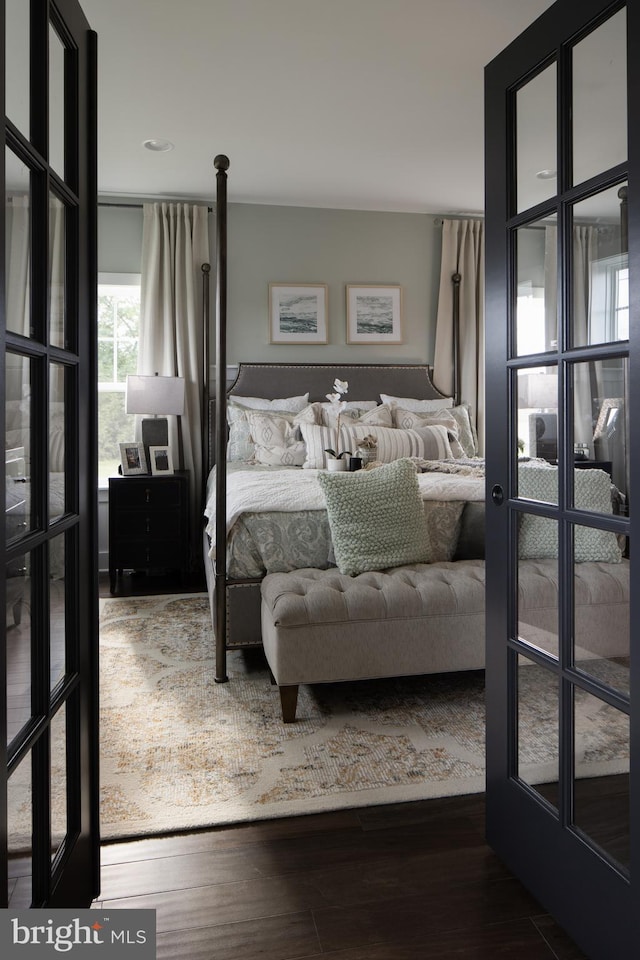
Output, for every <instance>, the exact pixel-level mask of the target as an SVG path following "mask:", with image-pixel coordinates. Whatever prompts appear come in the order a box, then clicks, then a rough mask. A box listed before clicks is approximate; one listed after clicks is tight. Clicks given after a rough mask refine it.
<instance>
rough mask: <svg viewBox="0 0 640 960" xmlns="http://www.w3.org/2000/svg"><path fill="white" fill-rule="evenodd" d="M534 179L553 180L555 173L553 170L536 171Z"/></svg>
mask: <svg viewBox="0 0 640 960" xmlns="http://www.w3.org/2000/svg"><path fill="white" fill-rule="evenodd" d="M536 177H537V178H538V180H555V178H556V177H557V173H556V171H555V170H538V172H537V173H536Z"/></svg>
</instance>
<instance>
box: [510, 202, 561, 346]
mask: <svg viewBox="0 0 640 960" xmlns="http://www.w3.org/2000/svg"><path fill="white" fill-rule="evenodd" d="M515 243H516V261H517V271H518V274H517V281H518V286H517V294H516V296H517V299H516V324H515V331H514V336H515V355H516V356H518V357H523V356H527V355H529V354H533V353H545V352H547V351H548V350H555V349H556V347H557V345H558V313H557V299H558V268H557V226H556V218H555V216H549V217H545V219H544V220H539V221H536V222H535V223H530V224H527V226H526V227H520V228H519V229H518V230H517V231H516V238H515Z"/></svg>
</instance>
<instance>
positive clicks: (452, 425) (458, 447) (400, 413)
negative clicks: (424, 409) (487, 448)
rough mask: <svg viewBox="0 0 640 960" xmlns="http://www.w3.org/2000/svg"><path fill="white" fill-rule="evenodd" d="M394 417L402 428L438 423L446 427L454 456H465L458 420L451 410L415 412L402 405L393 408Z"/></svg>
mask: <svg viewBox="0 0 640 960" xmlns="http://www.w3.org/2000/svg"><path fill="white" fill-rule="evenodd" d="M393 419H394V423H395V425H396V427H400V428H401V429H402V430H414V429H416V428H419V427H433V426H437V425H438V424H439V425H440V426H442V427H446V430H447V433H448V435H449V443H450V445H451V452H452V453H453V456H454V457H455V458H456V459H458V458H459V457H465V456H466V453H465V450H464V448H463V446H462V444H461V443H460V441H459V439H458V421H457V420H456V418H455V417H454V416H453V415H452V412H451V410H444V409H443V410H436V411H435V412H434V413H415V412H413V411H411V410H403V409H402V407H394V408H393Z"/></svg>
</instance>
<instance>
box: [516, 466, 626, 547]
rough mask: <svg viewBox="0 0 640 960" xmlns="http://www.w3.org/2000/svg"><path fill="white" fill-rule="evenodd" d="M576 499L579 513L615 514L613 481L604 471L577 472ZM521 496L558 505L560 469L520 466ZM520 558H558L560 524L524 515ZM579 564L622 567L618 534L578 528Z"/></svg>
mask: <svg viewBox="0 0 640 960" xmlns="http://www.w3.org/2000/svg"><path fill="white" fill-rule="evenodd" d="M573 474H574V499H575V505H576V507H577V508H578V509H580V510H589V511H593V512H595V513H612V512H613V507H612V503H611V479H610V477H609V475H608V474H607V473H605V472H604V470H574V471H573ZM518 493H519V495H520V496H521V497H525V498H526V499H527V500H539V501H540V502H543V503H557V502H558V468H557V467H552V466H548V467H546V466H538V465H535V464H533V463H524V464H521V465H520V467H519V469H518ZM519 530H520V535H519V539H518V555H519V557H520V559H521V560H523V559H527V560H528V559H536V560H537V559H541V558H544V557H557V556H558V524H557V522H556V521H555V520H552V519H551V518H549V517H536V516H533V515H532V514H530V513H523V514H522V515H521V517H520V528H519ZM574 556H575V560H576V563H585V562H587V561H590V560H599V561H601V562H602V563H620V561H621V559H622V552H621V550H620V545H619V543H618V538H617V536H616V534H615V533H613V532H612V531H608V530H598V529H597V528H596V527H586V526H584V525H583V524H576V525H575V536H574Z"/></svg>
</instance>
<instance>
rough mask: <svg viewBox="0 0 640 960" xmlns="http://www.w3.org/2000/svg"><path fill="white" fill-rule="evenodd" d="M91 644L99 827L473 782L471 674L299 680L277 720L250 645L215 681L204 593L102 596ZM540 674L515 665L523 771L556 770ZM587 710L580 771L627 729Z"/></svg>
mask: <svg viewBox="0 0 640 960" xmlns="http://www.w3.org/2000/svg"><path fill="white" fill-rule="evenodd" d="M100 647H101V668H100V673H101V781H102V783H101V804H102V805H101V818H102V826H101V829H102V837H103V839H105V840H107V839H116V838H122V837H129V836H140V835H145V834H155V833H163V832H172V831H177V830H184V829H189V828H195V827H204V826H215V825H217V824H223V823H224V824H226V823H233V822H241V821H247V820H259V819H265V818H271V817H280V816H291V815H294V814H304V813H316V812H320V811H324V810H333V809H339V808H347V807H357V806H368V805H371V804H381V803H395V802H399V801H407V800H418V799H425V798H429V797H439V796H450V795H454V794H463V793H477V792H480V791H482V790H484V674H483V673H482V672H478V673H459V674H446V675H439V676H430V677H411V678H402V679H391V680H377V681H365V682H360V683H341V684H327V685H316V686H303V687H301V688H300V697H299V701H298V710H297V717H298V720H297V722H296V723H294V724H284V723H283V722H282V719H281V716H280V699H279V696H278V692H277V689H276V688H275V687H274V686H272V684H271V682H270V679H269V673H268V670H267V667H266V662H265V660H264V657H263V655H262V652H261V651H258V650H256V651H234V652H233V653H231V654H230V656H229V677H230V680H229V682H228V683H224V684H216V683H215V682H214V649H213V640H212V635H211V621H210V615H209V601H208V598H207V597H206V596H205V595H189V596H161V597H140V598H123V599H109V600H104V601H101V626H100ZM541 672H542V671H536V670H535V669H534V670H531V669H529V670H527V671H521V675H522V674H526V675H527V680H526V682H527V683H531V684H533V686H532V688H531V689H530V691H529V694H530V695H528V696H527V703H529V704H538V709H537V710H528V711H527V716H526V717H524V718H523V722H524V723H526V724H527V726H528V727H530V729H529V730H528V731H527V737H526V743H527V746H526V748H523V756H522V763H523V767H522V771H523V774H524V772H525V771H526V779H527V780H528V781H529V782H530V783H535V782H542V781H543V780H544V779H546V778H547V777H548V776H549V774H550V773H552V772H553V768H554V765H553V755H554V748H553V743H554V732H553V729H552V724H551V720H550V719H549V718H550V716H553V711H554V707H553V699H552V700H551V702H550V703H549V699H548V695H547V692H546V691H544V690H542V689H539V690H538V689H536V688H535V684H536V683H538V682H539V680H540V676H539V675H540V673H541ZM591 700H593V698H591ZM555 709H557V706H556V708H555ZM585 709H586V713H587V716H586V718H585V721H584V726H585V732H584V737H585V743H584V756H588V757H589V760H590V761H592V766H591V767H590V772H591V773H592V774H593V775H599V774H602V773H607V772H610V773H614V772H615V773H617V772H620V771H621V770H623V769H625V768H626V766H625V752H626V744H627V743H628V729H627V731H626V734H627V741H626V742H625V730H624V724H621V726H620V729H618V726H617V725H616V723H613V725H611V724H609V726H608V727H607V730H606V732H604V731H603V730H602V729H601V728H602V724H601V723H599V722H598V718H597V715H596V714H597V710H596V709H595V705H594V704H593V703H592V704H591V705H587V706H586V707H585ZM589 710H591V713H592V714H593V716H589V715H588V714H589Z"/></svg>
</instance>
